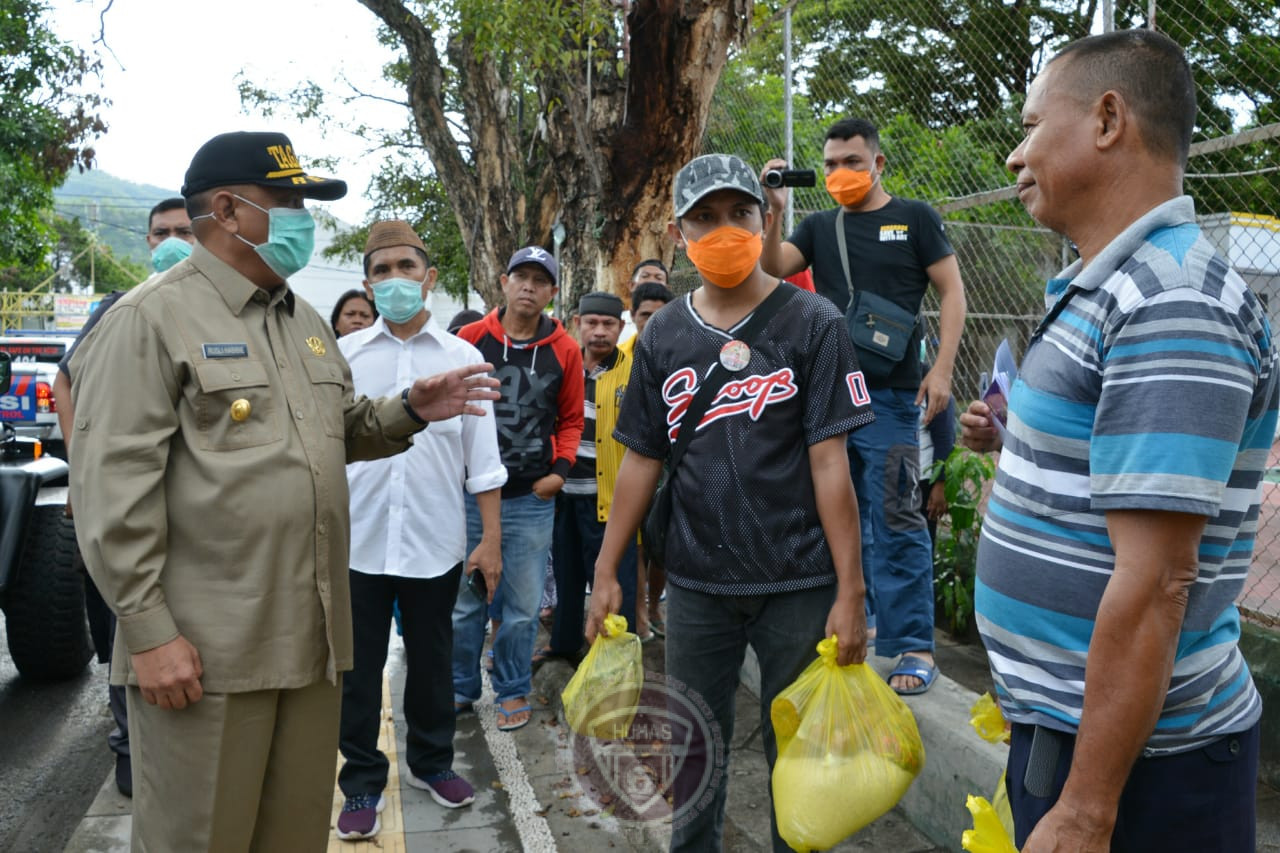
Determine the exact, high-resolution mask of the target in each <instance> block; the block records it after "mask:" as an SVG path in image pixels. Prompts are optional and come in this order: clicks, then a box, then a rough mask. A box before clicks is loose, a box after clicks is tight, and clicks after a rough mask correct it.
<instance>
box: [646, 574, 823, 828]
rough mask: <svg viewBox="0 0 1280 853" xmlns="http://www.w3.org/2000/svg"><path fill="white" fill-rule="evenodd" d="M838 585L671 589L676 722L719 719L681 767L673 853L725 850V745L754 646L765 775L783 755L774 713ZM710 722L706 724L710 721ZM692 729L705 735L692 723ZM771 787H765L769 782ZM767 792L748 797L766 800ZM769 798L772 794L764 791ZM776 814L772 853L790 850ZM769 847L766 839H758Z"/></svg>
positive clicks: (812, 648) (669, 663)
mask: <svg viewBox="0 0 1280 853" xmlns="http://www.w3.org/2000/svg"><path fill="white" fill-rule="evenodd" d="M835 591H836V588H835V585H834V584H833V585H831V586H820V587H816V588H813V589H802V590H798V591H796V592H780V593H774V594H772V595H707V594H706V593H701V592H694V591H693V590H689V589H685V588H684V587H681V586H677V585H676V584H668V585H667V648H666V667H667V675H668V677H670V678H671V679H673V681H674V683H675V684H679V685H683V686H684V688H685V690H686V691H687V694H688V696H689V698H690V700H691V701H690V702H689V703H683V702H682V703H676V702H672V701H671V700H670V699H669V700H668V702H669V704H670V706H671V707H672V708H673V709H675V710H672V712H671V713H672V715H673V717H675V718H676V719H679V718H680V716H681V714H682V712H681V711H680V710H679V708H681V707H686V706H692V707H698V708H700V709H705V710H706V711H709V712H710V714H711V721H714V723H715V726H714V732H713V734H712V735H711V737H710V738H709V739H708V738H692V739H691V740H690V746H689V749H688V752H687V754H686V756H685V760H684V764H683V765H682V767H681V768H680V770H679V771H678V772H677V775H676V778H675V781H674V783H673V785H672V793H673V794H674V803H673V808H674V810H675V811H674V815H673V818H672V831H671V853H685V851H688V853H703V851H708V850H719V849H721V847H722V846H723V843H724V809H725V801H726V797H727V795H728V785H729V781H728V778H727V777H726V776H725V773H726V768H727V767H728V762H729V747H730V744H731V743H732V742H733V728H734V722H735V721H734V707H735V698H736V696H737V691H738V671H739V670H740V669H741V668H742V661H743V659H744V658H745V656H746V653H747V646H748V645H750V646H751V648H753V649H755V653H756V659H757V661H758V662H759V664H760V717H759V720H758V721H756V720H748V721H747V725H755V724H757V722H758V724H759V726H760V732H761V741H762V742H763V745H764V756H765V760H767V761H768V762H769V772H770V773H772V772H773V764H774V762H775V761H776V760H777V758H778V742H777V738H776V737H775V736H774V733H773V722H772V720H771V719H770V717H769V706H770V705H771V704H772V703H773V699H774V697H775V696H777V695H778V693H780V692H781V691H782V689H783V688H785V687H786V686H788V685H789V684H791V682H793V681H795V680H796V677H797V676H799V675H800V673H801V672H802V671H803V670H804V668H805V667H806V666H808V665H809V664H810V663H812V662H813V661H814V660H816V659H817V657H818V652H817V646H818V641H819V640H821V639H822V637H823V634H824V631H825V628H826V623H827V614H828V613H829V612H830V611H831V603H832V601H834V599H835ZM711 721H708V722H711ZM690 728H691V729H695V730H696V729H697V728H700V727H698V726H690ZM763 787H768V782H767V781H765V782H764V783H763ZM765 793H766V791H765V790H759V789H757V790H755V791H753V792H752V796H755V797H759V798H761V799H763V797H764V795H765ZM767 793H768V794H769V797H770V800H772V797H773V790H772V788H771V787H768V791H767ZM769 813H770V818H771V819H770V830H771V836H772V838H771V849H772V850H774V851H775V853H788V851H790V849H791V848H790V847H788V846H787V844H786V843H785V842H784V841H783V840H782V838H781V836H779V835H778V821H777V816H776V814H774V811H773V809H772V808H770V809H769ZM759 841H760V843H761V844H762V845H763V843H764V839H759Z"/></svg>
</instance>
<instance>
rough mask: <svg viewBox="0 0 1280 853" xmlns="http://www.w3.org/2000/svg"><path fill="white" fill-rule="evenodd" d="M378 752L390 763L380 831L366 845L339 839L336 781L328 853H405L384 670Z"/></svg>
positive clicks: (397, 763)
mask: <svg viewBox="0 0 1280 853" xmlns="http://www.w3.org/2000/svg"><path fill="white" fill-rule="evenodd" d="M378 749H380V750H382V752H383V754H384V755H386V756H387V760H388V761H389V762H391V767H390V769H389V770H388V771H387V788H386V790H385V791H383V792H382V795H383V797H385V798H386V801H387V802H386V808H384V809H383V810H382V814H381V816H380V817H381V819H382V829H381V830H380V831H379V832H378V834H377V835H375V836H374V837H373V838H370V839H368V840H365V841H343V840H342V839H341V838H339V837H338V834H337V831H336V827H337V825H338V815H339V814H340V813H341V812H342V802H343V796H342V790H341V789H340V788H338V786H337V781H336V779H335V782H334V787H333V813H332V814H331V815H330V817H329V847H328V853H374V851H383V853H406V851H407V849H408V848H407V847H405V840H404V812H403V810H402V809H401V808H400V761H399V759H398V758H397V756H396V729H395V715H394V714H393V712H392V710H391V681H390V680H389V679H388V677H387V673H386V671H385V670H384V671H383V673H382V725H381V727H380V728H379V729H378ZM338 767H339V768H341V767H342V754H341V753H339V754H338Z"/></svg>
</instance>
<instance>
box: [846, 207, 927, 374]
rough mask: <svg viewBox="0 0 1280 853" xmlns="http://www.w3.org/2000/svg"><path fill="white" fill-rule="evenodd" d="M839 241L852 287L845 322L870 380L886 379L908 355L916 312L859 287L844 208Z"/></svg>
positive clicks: (859, 359) (862, 366) (860, 361)
mask: <svg viewBox="0 0 1280 853" xmlns="http://www.w3.org/2000/svg"><path fill="white" fill-rule="evenodd" d="M836 243H837V245H838V247H839V249H840V266H841V267H842V268H843V269H844V283H845V286H846V287H848V288H849V307H848V309H847V310H846V311H845V317H844V320H845V325H847V326H848V327H849V337H851V338H852V339H853V346H854V348H855V349H856V350H857V352H858V367H860V368H861V369H862V372H863V373H864V374H865V375H866V377H867V378H868V379H871V380H873V381H876V382H883V381H884V380H886V379H888V378H889V375H890V374H891V373H893V369H894V367H896V366H897V364H898V362H900V361H902V358H903V356H905V355H906V354H907V344H908V343H910V342H911V334H912V333H913V332H914V331H915V329H916V324H917V322H918V319H917V317H916V315H915V314H913V313H912V312H910V311H907V310H906V309H905V308H902V307H901V306H899V305H898V304H897V303H895V302H894V301H893V300H891V299H886V298H885V297H883V296H880V295H879V294H877V293H872V292H871V291H869V290H855V289H854V287H853V276H852V275H850V273H849V247H848V244H847V242H846V241H845V236H844V208H843V207H841V208H840V212H839V213H837V214H836Z"/></svg>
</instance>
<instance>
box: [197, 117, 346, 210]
mask: <svg viewBox="0 0 1280 853" xmlns="http://www.w3.org/2000/svg"><path fill="white" fill-rule="evenodd" d="M232 184H256V185H258V186H262V187H276V188H279V189H287V190H302V193H303V195H305V196H306V197H307V198H315V199H319V200H321V201H333V200H335V199H339V198H342V197H343V196H344V195H346V194H347V183H346V181H339V180H336V179H334V178H320V177H316V176H315V175H308V174H307V173H306V172H304V171H303V170H302V165H301V164H300V163H299V162H298V157H297V155H296V154H294V153H293V143H292V142H290V141H289V137H287V136H285V135H284V134H283V133H247V132H245V131H238V132H235V133H220V134H218V135H217V136H215V137H214V138H213V139H210V140H209V141H208V142H206V143H205V144H204V145H201V146H200V150H199V151H197V152H196V156H194V157H192V158H191V165H190V166H188V167H187V175H186V178H185V179H184V180H183V183H182V196H183V198H191V197H192V196H193V195H196V194H197V193H202V192H204V191H205V190H210V189H213V188H215V187H225V186H231V185H232Z"/></svg>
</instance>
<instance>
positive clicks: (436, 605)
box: [338, 563, 462, 797]
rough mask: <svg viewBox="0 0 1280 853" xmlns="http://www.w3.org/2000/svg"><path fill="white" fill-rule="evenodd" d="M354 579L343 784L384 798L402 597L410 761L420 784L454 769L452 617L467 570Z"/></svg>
mask: <svg viewBox="0 0 1280 853" xmlns="http://www.w3.org/2000/svg"><path fill="white" fill-rule="evenodd" d="M350 575H351V624H352V635H353V640H354V644H355V669H353V670H352V671H351V672H348V673H346V674H344V675H343V679H342V728H341V739H340V742H339V746H340V747H341V749H342V757H343V758H344V759H345V763H344V764H343V765H342V770H340V771H339V772H338V786H339V787H340V788H342V793H343V794H344V795H345V796H348V797H353V796H356V795H358V794H377V793H380V792H381V791H382V789H383V788H385V787H386V785H387V770H388V768H389V766H390V762H388V761H387V757H386V756H385V755H384V754H383V753H382V751H381V750H379V749H378V729H379V727H380V726H381V724H382V716H381V710H382V669H383V667H384V666H385V665H386V662H387V641H388V639H389V638H390V634H391V606H392V602H394V601H396V600H397V599H398V600H399V602H400V615H401V622H402V624H403V626H404V651H405V664H406V670H407V672H406V675H405V684H404V718H405V723H406V725H407V732H406V734H405V747H406V749H405V760H406V761H407V762H408V764H409V770H410V771H411V772H412V773H413V775H414V776H417V777H418V778H419V779H423V778H426V777H427V776H431V775H433V774H435V773H440V772H442V771H445V770H449V769H451V768H452V767H453V734H454V712H453V674H452V670H451V661H452V658H453V619H452V614H453V604H454V601H455V599H456V598H457V596H458V584H459V582H460V579H461V577H462V564H461V563H459V564H458V565H456V566H454V567H453V568H452V569H450V570H449V571H448V572H446V573H445V574H443V575H441V576H440V577H436V578H428V579H425V580H424V579H418V578H402V577H396V576H394V575H366V574H363V573H362V572H357V571H354V570H353V571H352V572H351V573H350Z"/></svg>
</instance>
